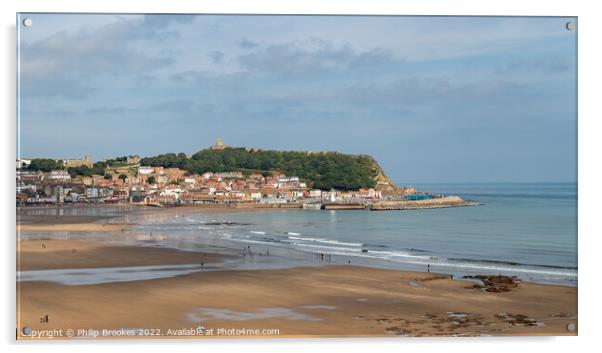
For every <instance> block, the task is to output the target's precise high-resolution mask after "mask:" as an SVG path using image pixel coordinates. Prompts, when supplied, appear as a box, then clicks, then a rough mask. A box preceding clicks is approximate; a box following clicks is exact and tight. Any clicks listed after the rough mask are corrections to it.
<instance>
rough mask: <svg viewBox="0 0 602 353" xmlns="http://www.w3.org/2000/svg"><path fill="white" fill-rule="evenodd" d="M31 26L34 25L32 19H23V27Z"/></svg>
mask: <svg viewBox="0 0 602 353" xmlns="http://www.w3.org/2000/svg"><path fill="white" fill-rule="evenodd" d="M31 25H33V21H32V20H31V18H25V19H23V26H25V27H31Z"/></svg>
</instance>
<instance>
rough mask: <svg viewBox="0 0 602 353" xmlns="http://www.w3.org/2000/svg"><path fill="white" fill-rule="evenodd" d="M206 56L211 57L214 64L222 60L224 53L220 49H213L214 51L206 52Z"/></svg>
mask: <svg viewBox="0 0 602 353" xmlns="http://www.w3.org/2000/svg"><path fill="white" fill-rule="evenodd" d="M207 56H208V57H210V58H211V61H212V62H213V63H214V64H219V63H221V62H222V61H223V60H224V56H225V55H224V53H223V52H221V51H214V52H211V53H209V54H207Z"/></svg>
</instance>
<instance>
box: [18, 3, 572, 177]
mask: <svg viewBox="0 0 602 353" xmlns="http://www.w3.org/2000/svg"><path fill="white" fill-rule="evenodd" d="M24 18H29V19H31V20H32V22H33V24H32V25H31V26H30V27H25V26H23V25H20V24H19V25H18V28H19V29H18V36H19V39H18V55H19V58H18V65H19V67H18V69H19V75H18V76H19V92H18V99H19V102H18V107H19V110H18V114H19V117H18V119H19V120H18V123H19V124H18V145H19V146H18V153H20V156H21V157H27V158H34V157H48V158H82V157H83V155H84V154H89V155H92V157H93V159H94V160H102V159H106V158H112V157H116V156H123V155H134V154H135V155H140V156H143V157H144V156H152V155H157V154H160V153H167V152H176V153H178V152H185V153H187V154H190V153H194V152H196V151H198V150H200V149H203V148H206V147H208V146H210V145H212V144H213V143H214V142H215V139H216V138H217V137H220V138H222V140H223V141H224V143H225V144H227V145H231V146H239V147H258V148H264V149H277V150H311V151H340V152H344V153H352V154H369V155H372V156H373V157H374V158H376V160H377V161H378V162H379V164H380V165H381V167H383V169H384V170H385V172H386V173H387V175H388V176H389V177H391V179H392V180H394V181H396V182H397V183H399V184H402V185H404V184H408V185H409V184H412V183H430V182H574V181H576V167H577V151H576V149H577V146H576V145H577V136H576V135H577V130H576V125H577V114H576V40H577V34H576V30H571V31H570V30H567V29H566V27H565V25H566V23H567V22H568V21H574V20H575V19H573V18H526V17H403V16H387V17H382V16H381V17H378V16H377V17H364V16H274V15H272V16H244V15H237V16H232V15H230V16H224V15H219V16H218V15H146V16H145V15H116V14H21V15H20V18H18V20H20V21H19V22H21V21H22V20H23V19H24Z"/></svg>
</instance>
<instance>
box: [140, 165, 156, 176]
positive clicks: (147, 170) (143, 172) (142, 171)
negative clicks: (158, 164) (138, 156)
mask: <svg viewBox="0 0 602 353" xmlns="http://www.w3.org/2000/svg"><path fill="white" fill-rule="evenodd" d="M138 174H140V175H149V174H153V167H148V166H139V167H138Z"/></svg>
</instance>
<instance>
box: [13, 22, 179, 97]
mask: <svg viewBox="0 0 602 353" xmlns="http://www.w3.org/2000/svg"><path fill="white" fill-rule="evenodd" d="M151 18H153V17H151ZM149 22H150V25H147V24H148V23H149ZM171 22H172V20H167V19H165V20H160V21H157V20H149V19H148V18H147V17H145V18H144V19H143V20H139V19H127V20H124V19H121V20H118V21H116V22H113V23H110V24H107V25H104V26H102V27H101V28H99V29H97V30H94V31H88V30H80V31H73V32H67V31H61V32H57V33H54V34H52V35H50V36H48V37H46V38H44V39H41V40H38V41H35V42H32V43H28V42H23V43H21V48H20V58H21V63H20V69H21V71H20V75H21V81H22V90H21V92H22V94H23V96H24V97H42V98H43V97H46V98H54V97H59V96H61V97H65V98H71V99H85V98H87V97H89V96H90V94H91V93H93V92H94V91H95V88H94V87H95V85H94V84H93V83H92V81H93V80H94V79H95V78H97V77H100V76H106V75H108V76H119V77H127V76H137V77H138V78H140V77H142V75H146V76H148V74H149V73H150V72H153V71H155V70H157V69H160V68H163V67H166V66H169V65H171V64H173V63H174V61H175V60H174V59H173V58H172V57H168V56H158V55H153V54H149V53H147V52H145V51H143V50H141V49H137V48H135V46H134V45H133V44H134V43H135V42H136V41H140V40H144V41H148V40H160V39H164V38H165V36H168V37H169V36H172V35H173V34H170V33H171V31H163V29H165V28H166V26H167V24H168V23H171Z"/></svg>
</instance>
